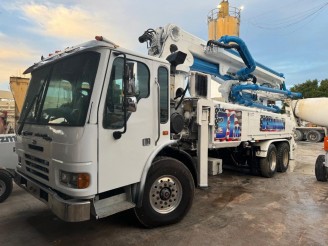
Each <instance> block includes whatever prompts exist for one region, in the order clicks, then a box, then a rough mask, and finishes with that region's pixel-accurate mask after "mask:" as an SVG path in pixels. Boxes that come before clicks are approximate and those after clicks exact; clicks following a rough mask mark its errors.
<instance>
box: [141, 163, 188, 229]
mask: <svg viewBox="0 0 328 246" xmlns="http://www.w3.org/2000/svg"><path fill="white" fill-rule="evenodd" d="M194 190H195V185H194V180H193V177H192V175H191V173H190V171H189V169H188V168H187V167H186V166H185V165H184V164H183V163H181V162H180V161H178V160H176V159H173V158H168V157H162V158H159V159H155V161H154V163H153V166H152V167H151V169H150V170H149V173H148V175H147V180H146V184H145V188H144V194H143V198H142V206H141V207H137V208H135V214H136V216H137V218H138V220H139V221H140V222H141V224H143V225H144V226H145V227H148V228H151V227H156V226H162V225H168V224H172V223H176V222H178V221H180V220H181V219H182V218H183V217H184V216H185V215H186V214H187V212H188V211H189V209H190V207H191V205H192V201H193V198H194Z"/></svg>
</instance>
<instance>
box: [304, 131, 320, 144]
mask: <svg viewBox="0 0 328 246" xmlns="http://www.w3.org/2000/svg"><path fill="white" fill-rule="evenodd" d="M306 139H307V140H308V141H309V142H312V143H317V142H320V141H321V133H320V132H318V131H315V130H312V131H309V132H308V133H307V134H306Z"/></svg>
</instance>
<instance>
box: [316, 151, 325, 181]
mask: <svg viewBox="0 0 328 246" xmlns="http://www.w3.org/2000/svg"><path fill="white" fill-rule="evenodd" d="M324 162H325V155H319V156H318V157H317V160H316V162H315V177H316V178H317V180H318V181H322V182H327V180H328V170H327V167H326V166H325V165H324Z"/></svg>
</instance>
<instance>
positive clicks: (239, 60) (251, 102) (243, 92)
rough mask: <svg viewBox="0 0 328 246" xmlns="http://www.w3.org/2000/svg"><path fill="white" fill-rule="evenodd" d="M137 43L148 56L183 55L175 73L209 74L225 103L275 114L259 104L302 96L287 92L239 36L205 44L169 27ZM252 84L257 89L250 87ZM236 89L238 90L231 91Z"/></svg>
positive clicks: (279, 77) (279, 76)
mask: <svg viewBox="0 0 328 246" xmlns="http://www.w3.org/2000/svg"><path fill="white" fill-rule="evenodd" d="M139 41H140V42H142V43H143V42H147V44H148V54H149V55H151V56H156V57H160V58H164V59H165V58H167V57H168V56H169V55H170V54H171V53H174V52H176V51H180V52H183V53H185V54H186V60H185V62H184V63H183V64H181V65H179V66H177V68H176V71H177V74H179V73H180V75H177V76H181V74H183V73H185V74H188V73H189V72H190V71H197V72H201V73H205V74H209V75H212V79H213V80H215V81H216V82H219V83H220V84H221V85H223V86H222V87H221V93H222V94H223V95H224V100H225V101H226V102H234V103H238V104H243V105H246V106H251V107H259V108H263V109H266V110H269V111H274V112H277V111H279V108H277V107H271V106H267V105H263V104H262V102H263V101H267V100H270V101H275V100H283V99H286V98H297V97H300V96H301V94H300V93H293V92H290V91H288V90H287V89H286V86H285V83H284V80H285V79H284V76H283V74H281V73H278V72H276V71H273V70H272V69H270V68H268V67H265V66H263V65H262V64H260V63H257V62H256V61H255V60H254V59H253V58H252V56H251V54H250V52H249V50H248V48H247V46H246V44H245V43H244V42H243V41H242V40H241V39H240V38H238V37H233V36H223V37H222V38H221V39H219V40H217V41H216V40H210V41H208V42H206V41H204V40H202V39H200V38H198V37H195V36H194V35H192V34H190V33H188V32H185V31H184V30H182V29H180V28H179V27H177V26H175V25H171V24H169V25H166V26H165V27H164V28H162V27H159V28H157V29H155V30H154V29H148V30H147V31H145V33H144V34H143V35H142V36H140V37H139ZM233 49H235V50H236V51H237V52H236V51H234V50H233ZM177 76H176V78H175V82H174V85H173V86H174V87H175V88H176V89H177V88H179V87H183V86H181V81H182V83H183V81H184V79H183V78H182V79H180V80H179V79H177ZM179 81H180V84H179ZM240 83H241V84H240ZM253 83H254V84H256V86H251V85H253ZM235 86H239V87H238V88H236V89H234V87H235ZM176 89H175V90H176ZM231 92H234V94H233V95H232V94H231Z"/></svg>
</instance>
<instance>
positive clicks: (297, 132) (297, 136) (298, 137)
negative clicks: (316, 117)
mask: <svg viewBox="0 0 328 246" xmlns="http://www.w3.org/2000/svg"><path fill="white" fill-rule="evenodd" d="M303 138H304V134H303V132H301V131H300V130H295V132H294V139H295V141H302V140H303Z"/></svg>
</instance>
